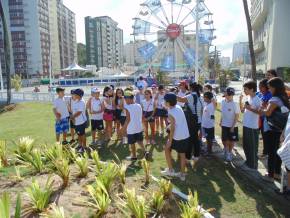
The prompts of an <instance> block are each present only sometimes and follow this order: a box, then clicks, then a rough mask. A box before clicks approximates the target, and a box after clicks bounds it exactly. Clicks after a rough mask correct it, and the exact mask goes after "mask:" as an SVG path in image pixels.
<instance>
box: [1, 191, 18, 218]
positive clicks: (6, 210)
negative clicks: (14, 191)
mask: <svg viewBox="0 0 290 218" xmlns="http://www.w3.org/2000/svg"><path fill="white" fill-rule="evenodd" d="M10 209H11V201H10V196H9V194H8V193H7V192H4V193H3V195H2V197H1V198H0V217H1V218H10V217H12V216H11V214H10ZM20 214H21V198H20V195H19V194H18V195H17V200H16V205H15V213H14V218H20Z"/></svg>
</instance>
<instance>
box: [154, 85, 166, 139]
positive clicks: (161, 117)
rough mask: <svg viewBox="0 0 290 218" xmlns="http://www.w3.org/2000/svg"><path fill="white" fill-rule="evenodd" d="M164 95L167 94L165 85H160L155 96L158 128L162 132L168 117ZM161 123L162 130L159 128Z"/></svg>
mask: <svg viewBox="0 0 290 218" xmlns="http://www.w3.org/2000/svg"><path fill="white" fill-rule="evenodd" d="M164 96H165V89H164V86H163V85H160V86H159V87H158V93H157V95H156V96H155V104H156V113H155V117H156V130H157V131H159V132H160V133H161V134H162V133H163V131H164V129H165V125H164V124H166V123H165V122H166V118H167V110H166V108H165V105H164ZM159 125H160V127H161V130H159Z"/></svg>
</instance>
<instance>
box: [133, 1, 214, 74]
mask: <svg viewBox="0 0 290 218" xmlns="http://www.w3.org/2000/svg"><path fill="white" fill-rule="evenodd" d="M140 6H141V8H140V11H139V12H138V14H137V16H136V17H135V18H133V20H134V24H133V26H132V27H133V34H132V35H133V36H134V41H135V46H137V48H136V50H137V52H138V55H139V57H141V58H142V59H143V66H145V68H147V70H148V71H149V73H150V72H151V71H153V69H154V70H155V69H158V70H160V71H161V72H176V71H179V70H183V71H184V70H187V71H188V72H193V71H195V72H196V75H195V77H198V74H199V72H200V71H202V69H203V65H204V61H205V58H206V57H205V56H206V54H208V51H209V47H210V45H211V43H212V40H214V39H215V38H216V37H215V36H214V34H213V33H214V27H213V20H212V13H211V12H210V11H209V9H208V7H207V6H206V4H205V3H204V0H195V1H194V0H193V1H192V0H146V1H145V2H144V3H142V4H140ZM196 36H198V37H196ZM196 48H198V49H196ZM196 79H197V78H196Z"/></svg>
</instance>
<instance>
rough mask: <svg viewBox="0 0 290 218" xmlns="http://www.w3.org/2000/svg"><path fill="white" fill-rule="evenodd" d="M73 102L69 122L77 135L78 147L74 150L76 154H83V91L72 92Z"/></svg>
mask: <svg viewBox="0 0 290 218" xmlns="http://www.w3.org/2000/svg"><path fill="white" fill-rule="evenodd" d="M73 95H74V99H75V102H74V103H73V104H72V115H71V117H70V118H71V120H72V121H73V123H74V125H75V130H76V133H77V134H78V142H79V145H78V147H77V148H76V150H77V152H78V153H83V152H84V151H85V148H86V126H87V125H86V122H87V116H86V103H85V101H84V100H83V98H82V97H83V95H84V91H83V90H82V89H76V90H74V92H73Z"/></svg>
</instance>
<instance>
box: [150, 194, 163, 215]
mask: <svg viewBox="0 0 290 218" xmlns="http://www.w3.org/2000/svg"><path fill="white" fill-rule="evenodd" d="M164 205H165V201H164V196H163V194H162V193H161V192H154V193H153V194H152V199H151V204H150V206H151V208H152V211H154V212H155V213H156V214H157V215H159V214H161V212H162V210H163V207H164Z"/></svg>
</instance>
